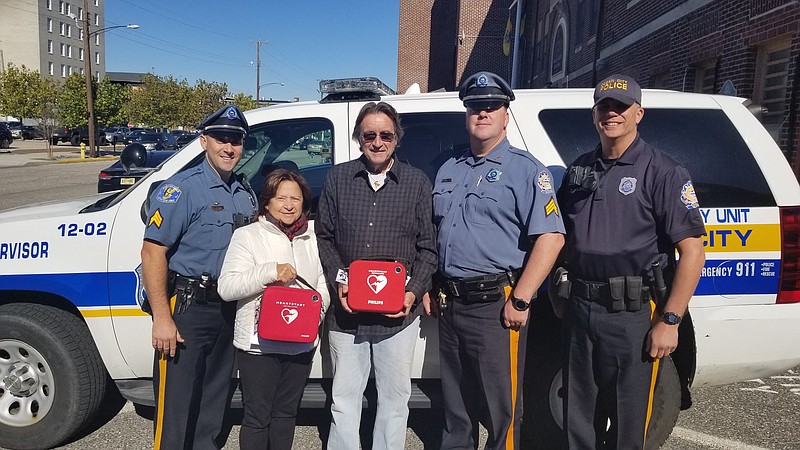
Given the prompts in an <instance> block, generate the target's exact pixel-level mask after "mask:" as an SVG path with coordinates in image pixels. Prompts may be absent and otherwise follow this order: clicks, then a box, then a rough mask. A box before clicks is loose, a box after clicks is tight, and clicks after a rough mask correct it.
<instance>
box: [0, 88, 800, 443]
mask: <svg viewBox="0 0 800 450" xmlns="http://www.w3.org/2000/svg"><path fill="white" fill-rule="evenodd" d="M321 90H322V92H324V93H327V94H328V95H327V97H326V98H325V99H324V100H322V101H319V102H303V103H291V104H283V105H276V106H271V107H268V108H263V109H258V110H253V111H248V112H247V113H246V115H247V120H248V122H249V123H250V125H251V133H250V135H249V136H248V137H247V139H246V140H245V154H244V157H243V159H242V162H241V163H240V164H239V166H238V168H237V171H238V172H240V173H245V174H246V175H247V176H248V177H249V179H250V180H251V183H252V185H253V186H254V187H255V188H256V189H257V190H258V189H259V187H260V186H261V185H262V184H263V180H264V172H265V169H267V168H268V166H270V165H283V166H287V167H292V168H294V167H296V168H298V169H299V170H300V171H301V172H302V173H303V174H304V175H305V177H306V178H307V179H308V180H309V182H310V184H311V186H312V188H313V191H314V195H315V196H318V195H319V190H320V189H321V186H322V183H323V180H324V177H325V174H326V172H327V170H328V169H329V168H330V167H331V165H332V164H336V163H339V162H343V161H348V160H351V159H354V158H357V157H358V156H359V154H360V153H359V148H358V145H357V144H356V143H355V142H353V141H351V139H350V134H351V131H352V127H353V123H354V122H355V118H356V115H357V114H358V112H359V110H360V108H361V106H362V105H363V104H364V103H365V102H366V101H369V100H378V99H382V100H384V101H387V102H389V103H391V104H392V105H393V106H394V107H395V108H396V109H397V110H398V112H399V113H400V114H401V118H402V123H403V126H404V128H405V130H406V134H405V136H404V138H403V142H402V143H401V145H400V147H398V150H397V155H398V156H399V157H400V158H401V159H403V160H407V161H409V162H410V163H411V164H414V165H416V166H418V167H420V168H421V169H422V170H424V171H425V173H427V174H428V176H430V177H431V179H433V177H434V176H435V174H436V171H437V169H438V167H439V165H441V163H442V162H443V161H445V160H446V159H447V158H449V157H450V156H451V155H453V154H454V153H457V152H460V151H463V150H464V149H465V148H466V147H467V142H468V141H467V135H466V132H465V129H464V108H463V106H462V104H461V102H460V101H459V100H458V97H457V94H456V93H453V92H447V93H431V94H405V95H393V93H392V92H391V91H390V90H389V89H388V88H386V87H385V86H383V85H382V83H379V82H377V81H375V80H374V79H349V80H335V81H331V82H323V83H322V85H321ZM516 95H517V99H516V101H515V102H513V103H512V105H511V108H510V115H511V120H510V123H509V126H508V135H509V140H510V141H511V143H512V144H513V145H515V146H517V147H520V148H523V149H527V150H528V151H530V152H532V153H533V154H535V155H536V157H537V158H539V159H540V160H541V161H542V162H543V163H545V164H546V165H548V166H549V167H550V169H551V171H552V172H553V173H554V176H555V177H556V178H557V179H560V177H561V176H562V175H563V172H564V166H565V164H568V163H570V162H572V161H573V160H574V159H575V157H576V156H577V155H579V154H581V153H583V152H586V151H588V150H591V149H592V148H594V146H595V145H596V143H597V135H596V132H595V130H594V127H593V125H592V121H591V113H590V108H591V105H592V91H591V90H587V89H584V90H580V89H578V90H570V89H563V90H562V89H558V90H556V89H552V90H518V91H516ZM643 104H644V107H645V110H646V115H645V119H644V120H643V122H642V124H641V126H640V132H641V134H642V136H644V137H645V138H646V139H647V141H648V142H650V143H651V144H653V145H655V146H656V147H658V148H660V149H662V150H664V151H666V152H667V153H669V154H671V155H672V156H673V157H674V158H675V159H677V160H678V161H679V162H681V163H682V164H683V165H684V166H686V167H687V168H688V169H689V171H690V172H691V174H692V177H693V179H694V183H695V188H696V191H697V195H698V197H699V199H700V203H701V207H702V213H703V218H704V219H705V223H706V228H707V231H708V235H707V236H706V237H705V240H704V244H705V248H706V252H707V254H706V258H707V260H706V265H705V268H704V269H703V275H702V278H701V280H700V283H699V285H698V287H697V291H696V293H695V296H694V298H693V299H692V301H691V304H690V308H689V309H690V314H689V315H688V316H687V318H686V319H685V320H684V321H683V324H682V326H681V329H680V330H681V338H680V342H681V347H680V350H679V351H678V352H676V354H675V355H674V358H673V359H674V362H675V364H674V365H672V364H666V365H665V370H664V371H663V372H662V375H661V377H660V379H659V383H658V389H657V393H656V397H657V399H656V405H657V407H656V410H655V411H654V414H655V418H654V420H652V421H651V424H652V425H651V430H650V431H649V432H648V436H649V437H652V438H655V439H652V443H653V444H660V443H661V442H663V440H665V439H666V438H667V436H668V435H669V433H670V431H671V430H672V428H673V426H674V423H675V420H676V418H677V414H678V410H679V408H680V407H681V406H684V407H687V406H688V404H689V403H690V398H689V395H688V387H689V386H691V385H695V386H700V385H714V384H724V383H731V382H735V381H740V380H747V379H752V378H757V377H763V376H768V375H772V374H777V373H780V372H782V371H785V370H786V369H788V368H791V367H794V366H797V365H798V364H800V346H799V345H797V343H798V342H800V272H799V271H798V267H800V187H798V183H797V181H796V179H795V177H794V174H793V173H792V171H791V170H790V168H789V166H788V164H787V163H786V159H785V158H784V156H783V155H782V154H781V152H780V150H779V149H778V147H777V146H776V145H775V143H774V141H773V140H772V139H771V138H770V136H769V134H767V132H766V131H765V130H764V128H763V127H762V126H761V124H760V123H759V122H758V120H757V119H756V117H755V116H754V115H753V114H752V113H751V112H750V111H749V110H748V108H747V102H746V101H745V100H744V99H741V98H734V97H723V96H715V95H704V94H687V93H678V92H670V91H655V90H646V91H645V92H644V93H643ZM312 141H321V142H322V143H323V145H322V147H324V148H327V149H329V150H330V152H310V151H309V150H308V148H306V147H307V146H308V142H312ZM202 158H203V153H202V149H201V148H200V144H199V143H198V142H197V141H195V142H193V143H191V144H190V145H188V146H186V147H184V148H183V149H181V150H180V151H179V152H177V153H176V154H175V155H174V156H173V157H172V158H170V159H168V160H167V161H165V162H164V163H162V164H161V166H160V167H159V169H158V170H156V171H154V172H152V173H150V174H149V175H148V176H147V177H145V178H143V179H142V180H141V181H139V182H138V183H137V184H135V185H134V186H132V187H130V188H129V189H127V190H125V191H120V192H116V193H113V194H108V193H106V194H99V195H94V196H91V197H86V198H78V199H74V200H70V201H65V202H53V203H46V204H39V205H33V206H29V207H23V208H16V209H12V210H8V211H4V212H0V446H2V447H10V448H45V447H52V446H55V445H58V444H59V443H62V442H64V441H65V440H68V439H69V438H70V437H71V436H73V435H75V434H76V433H77V432H78V431H79V430H80V429H81V427H82V426H84V425H85V424H86V423H87V422H88V421H89V420H91V419H92V417H93V415H94V414H95V413H96V412H97V410H98V407H99V405H100V404H101V402H102V400H103V394H104V392H105V391H106V383H107V380H111V381H113V382H114V383H115V384H116V387H117V388H119V390H120V392H121V393H122V394H123V395H124V396H125V397H126V398H128V399H130V400H132V401H134V402H136V403H141V404H151V405H152V404H153V398H152V397H153V394H152V387H151V382H150V377H151V373H152V367H153V364H152V361H153V349H152V347H151V345H150V340H151V339H150V326H151V321H150V317H149V316H147V315H146V314H144V313H142V312H141V310H140V308H139V305H140V303H141V300H142V280H141V261H140V257H139V251H140V248H141V243H142V235H143V232H144V223H143V208H142V205H143V203H144V202H145V200H146V198H147V197H148V193H149V192H151V191H152V190H153V189H155V188H156V187H157V185H158V184H159V182H161V181H162V180H164V179H166V178H167V177H169V176H171V175H172V174H174V173H176V172H178V171H180V170H183V169H185V168H187V167H190V166H192V165H194V164H198V163H199V162H200V161H201V160H202ZM557 181H558V180H557ZM539 298H547V297H546V296H540V297H539ZM531 326H532V328H531V332H530V344H529V346H528V360H527V367H528V369H527V374H526V380H525V382H524V383H525V384H524V392H525V396H526V400H525V405H526V410H525V419H524V427H523V431H524V435H525V437H526V439H528V440H530V442H531V444H530V445H531V446H533V445H537V444H538V446H539V447H542V448H557V447H558V446H559V445H560V439H559V431H560V425H559V424H560V420H561V416H560V415H561V412H560V411H561V400H560V397H559V395H558V394H559V388H560V382H561V377H560V356H559V351H558V345H559V342H558V339H559V336H560V333H559V330H558V328H559V322H558V320H557V319H556V318H555V316H554V315H553V313H552V310H551V307H550V304H549V303H548V302H547V301H537V302H536V304H535V306H534V308H533V312H532V314H531ZM437 346H438V341H437V332H436V321H435V320H434V319H430V318H425V320H423V327H422V330H421V332H420V336H419V340H418V343H417V348H416V353H415V359H414V380H413V381H414V386H415V391H414V396H413V397H412V400H411V404H412V406H413V407H437V406H438V404H439V402H438V397H437V392H438V389H437V383H438V372H439V365H438V359H437V356H438V350H437ZM329 379H330V365H329V363H328V362H327V352H326V351H325V345H322V346H321V351H320V352H318V354H317V357H316V360H315V362H314V367H313V371H312V374H311V377H310V380H309V385H308V388H307V390H306V395H305V397H304V400H303V401H304V406H307V407H322V406H324V404H325V401H326V395H325V390H324V389H323V387H324V386H325V382H326V380H327V381H329ZM659 441H660V442H659Z"/></svg>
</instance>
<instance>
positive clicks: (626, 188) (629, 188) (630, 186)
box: [619, 177, 636, 195]
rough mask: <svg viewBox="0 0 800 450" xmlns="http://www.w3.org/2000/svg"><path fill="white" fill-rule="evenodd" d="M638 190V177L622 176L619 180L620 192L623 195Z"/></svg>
mask: <svg viewBox="0 0 800 450" xmlns="http://www.w3.org/2000/svg"><path fill="white" fill-rule="evenodd" d="M635 191H636V178H633V177H622V179H621V180H619V192H621V193H622V195H629V194H633V193H634V192H635Z"/></svg>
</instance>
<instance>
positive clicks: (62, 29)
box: [58, 22, 67, 36]
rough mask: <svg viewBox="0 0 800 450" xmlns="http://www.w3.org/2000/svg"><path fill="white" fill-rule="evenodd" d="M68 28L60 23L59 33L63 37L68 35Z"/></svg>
mask: <svg viewBox="0 0 800 450" xmlns="http://www.w3.org/2000/svg"><path fill="white" fill-rule="evenodd" d="M66 30H67V27H66V26H65V24H64V22H58V33H59V34H60V35H62V36H64V34H66Z"/></svg>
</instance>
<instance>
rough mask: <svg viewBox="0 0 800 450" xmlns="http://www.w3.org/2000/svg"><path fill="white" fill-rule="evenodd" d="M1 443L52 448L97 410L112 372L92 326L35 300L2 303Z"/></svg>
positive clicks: (23, 447) (22, 446)
mask: <svg viewBox="0 0 800 450" xmlns="http://www.w3.org/2000/svg"><path fill="white" fill-rule="evenodd" d="M0 377H2V378H0V405H1V406H2V407H0V447H7V448H19V449H31V448H51V447H55V446H57V445H59V444H61V443H62V442H63V441H65V440H66V439H68V438H69V437H70V436H72V435H74V434H75V432H77V431H78V430H79V429H81V428H82V427H83V426H84V425H85V424H86V423H88V422H89V421H90V420H91V419H92V417H93V416H94V415H95V413H96V412H97V410H98V408H99V406H100V404H101V401H102V398H103V394H104V393H105V390H106V382H107V380H108V374H107V373H106V371H105V368H104V367H103V362H102V361H101V360H100V356H99V354H98V351H97V347H96V346H95V344H94V341H93V340H92V335H91V334H90V333H89V329H88V328H87V327H86V324H85V323H84V322H83V320H81V319H80V318H78V317H77V316H75V315H74V314H71V313H69V312H67V311H64V310H60V309H56V308H52V307H49V306H44V305H38V304H32V303H11V304H6V305H3V306H0Z"/></svg>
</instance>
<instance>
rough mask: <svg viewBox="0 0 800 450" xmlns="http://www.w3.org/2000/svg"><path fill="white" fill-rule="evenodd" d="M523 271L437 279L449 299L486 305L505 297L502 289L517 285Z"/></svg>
mask: <svg viewBox="0 0 800 450" xmlns="http://www.w3.org/2000/svg"><path fill="white" fill-rule="evenodd" d="M521 273H522V269H515V270H510V271H508V273H506V272H502V273H496V274H489V275H478V276H475V277H465V278H445V277H442V276H438V277H437V282H438V283H439V286H440V288H441V289H442V290H443V291H444V293H445V295H447V296H448V297H454V298H460V299H462V300H466V301H468V302H470V303H486V302H493V301H496V300H499V299H500V298H503V297H504V292H502V288H503V287H505V286H509V285H514V284H516V281H517V279H519V275H520V274H521Z"/></svg>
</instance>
